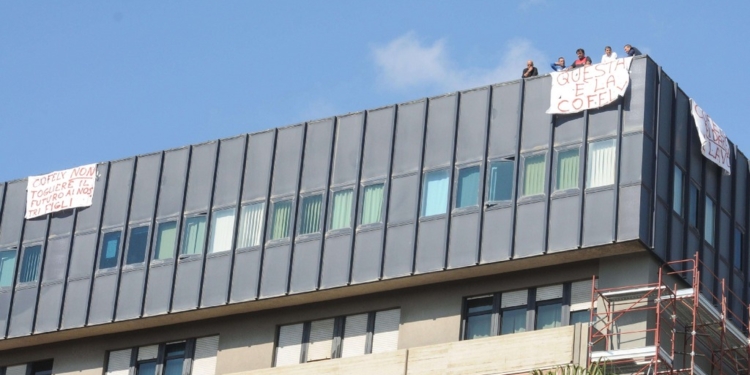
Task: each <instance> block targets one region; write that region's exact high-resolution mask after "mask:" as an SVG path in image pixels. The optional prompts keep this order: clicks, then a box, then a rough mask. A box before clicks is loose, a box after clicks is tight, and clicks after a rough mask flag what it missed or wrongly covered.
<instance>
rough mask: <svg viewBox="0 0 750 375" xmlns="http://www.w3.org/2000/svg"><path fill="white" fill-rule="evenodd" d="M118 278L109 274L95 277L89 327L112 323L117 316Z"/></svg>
mask: <svg viewBox="0 0 750 375" xmlns="http://www.w3.org/2000/svg"><path fill="white" fill-rule="evenodd" d="M118 276H119V274H109V275H102V276H95V277H94V287H93V288H92V292H91V309H90V310H89V321H88V324H89V325H91V324H101V323H108V322H111V321H112V318H113V317H114V315H115V297H116V296H117V279H118Z"/></svg>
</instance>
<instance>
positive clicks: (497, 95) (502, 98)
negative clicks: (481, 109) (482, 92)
mask: <svg viewBox="0 0 750 375" xmlns="http://www.w3.org/2000/svg"><path fill="white" fill-rule="evenodd" d="M521 87H522V86H521V83H512V84H505V85H501V86H493V87H492V110H491V114H490V139H489V150H488V156H489V157H496V156H506V155H511V154H515V153H516V148H517V147H518V119H519V115H520V114H521V110H520V108H521V106H520V101H521Z"/></svg>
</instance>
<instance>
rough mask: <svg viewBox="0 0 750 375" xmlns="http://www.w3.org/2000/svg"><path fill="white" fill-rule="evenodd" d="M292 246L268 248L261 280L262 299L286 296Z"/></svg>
mask: <svg viewBox="0 0 750 375" xmlns="http://www.w3.org/2000/svg"><path fill="white" fill-rule="evenodd" d="M290 253H291V246H290V245H283V246H275V247H271V248H266V250H265V253H264V254H263V270H262V272H261V280H260V298H267V297H275V296H281V295H284V294H286V292H287V281H288V280H289V263H290V261H291V259H290V258H291V254H290Z"/></svg>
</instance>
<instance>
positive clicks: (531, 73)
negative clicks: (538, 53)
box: [522, 60, 539, 78]
mask: <svg viewBox="0 0 750 375" xmlns="http://www.w3.org/2000/svg"><path fill="white" fill-rule="evenodd" d="M537 75H539V71H537V70H536V67H534V62H533V61H531V60H529V61H527V62H526V69H524V70H523V75H522V77H523V78H529V77H536V76H537Z"/></svg>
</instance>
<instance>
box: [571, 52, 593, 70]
mask: <svg viewBox="0 0 750 375" xmlns="http://www.w3.org/2000/svg"><path fill="white" fill-rule="evenodd" d="M576 56H578V59H577V60H576V61H573V63H572V64H570V66H569V67H568V69H566V70H570V69H573V68H579V67H582V66H584V65H591V58H590V57H588V56H586V51H584V50H583V48H579V49H577V50H576Z"/></svg>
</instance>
